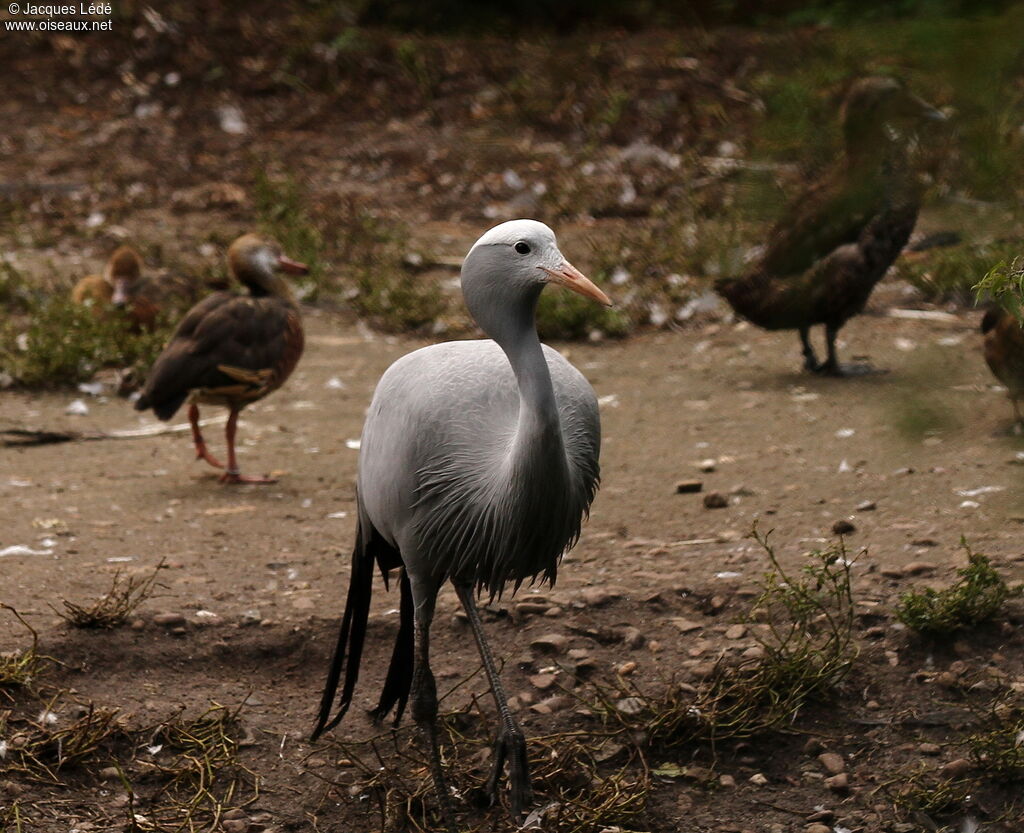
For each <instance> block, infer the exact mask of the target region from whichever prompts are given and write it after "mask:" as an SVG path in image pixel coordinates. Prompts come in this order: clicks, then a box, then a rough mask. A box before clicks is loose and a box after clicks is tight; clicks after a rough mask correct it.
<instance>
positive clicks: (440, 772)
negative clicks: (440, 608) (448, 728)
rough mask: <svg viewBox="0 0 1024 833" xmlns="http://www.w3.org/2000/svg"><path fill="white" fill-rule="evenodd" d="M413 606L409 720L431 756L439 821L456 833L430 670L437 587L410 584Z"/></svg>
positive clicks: (417, 583)
mask: <svg viewBox="0 0 1024 833" xmlns="http://www.w3.org/2000/svg"><path fill="white" fill-rule="evenodd" d="M412 594H413V602H414V604H415V607H414V610H413V640H414V648H413V664H412V691H411V692H410V696H409V699H410V701H411V707H412V708H411V711H412V719H413V720H414V721H415V722H416V725H417V726H418V727H419V730H420V733H421V734H422V735H423V739H424V740H425V741H426V744H427V754H428V755H429V756H430V762H429V763H430V774H431V776H432V777H433V779H434V792H435V793H437V803H438V806H439V807H440V810H441V818H442V819H443V820H444V824H445V827H447V828H448V831H449V833H456V828H455V808H454V807H453V806H452V799H451V792H450V791H449V789H448V779H447V778H445V774H444V766H443V765H442V764H441V747H440V744H439V742H438V735H437V685H436V683H435V682H434V674H433V672H432V671H431V670H430V622H431V620H432V619H433V618H434V603H435V601H436V600H437V587H436V586H435V587H433V588H432V589H431V588H429V587H427V588H425V587H423V584H422V583H421V582H416V581H412Z"/></svg>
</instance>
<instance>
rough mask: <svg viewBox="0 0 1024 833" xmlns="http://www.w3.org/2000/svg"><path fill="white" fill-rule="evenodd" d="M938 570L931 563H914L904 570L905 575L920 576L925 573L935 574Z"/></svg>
mask: <svg viewBox="0 0 1024 833" xmlns="http://www.w3.org/2000/svg"><path fill="white" fill-rule="evenodd" d="M936 569H937V568H936V566H935V565H934V564H932V563H931V562H930V561H912V562H911V563H910V564H907V566H905V567H904V568H903V575H905V576H920V575H924V574H925V573H934V572H935V570H936Z"/></svg>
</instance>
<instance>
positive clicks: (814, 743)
mask: <svg viewBox="0 0 1024 833" xmlns="http://www.w3.org/2000/svg"><path fill="white" fill-rule="evenodd" d="M824 751H825V744H823V743H822V742H821V741H820V740H819V739H818V738H808V739H807V743H805V744H804V754H805V755H820V754H821V753H822V752H824Z"/></svg>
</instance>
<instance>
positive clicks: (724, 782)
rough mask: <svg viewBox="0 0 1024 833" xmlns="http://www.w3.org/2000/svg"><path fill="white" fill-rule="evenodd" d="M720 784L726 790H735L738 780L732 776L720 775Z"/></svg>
mask: <svg viewBox="0 0 1024 833" xmlns="http://www.w3.org/2000/svg"><path fill="white" fill-rule="evenodd" d="M718 784H719V786H721V787H725V788H726V789H733V788H734V787H735V786H736V779H735V778H733V777H732V776H731V775H719V776H718Z"/></svg>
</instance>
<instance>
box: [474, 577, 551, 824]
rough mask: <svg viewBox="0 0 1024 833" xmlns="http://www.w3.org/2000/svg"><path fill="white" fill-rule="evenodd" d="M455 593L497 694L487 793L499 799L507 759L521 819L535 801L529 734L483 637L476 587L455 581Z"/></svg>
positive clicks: (514, 807) (512, 796)
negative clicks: (496, 725)
mask: <svg viewBox="0 0 1024 833" xmlns="http://www.w3.org/2000/svg"><path fill="white" fill-rule="evenodd" d="M455 592H456V593H457V594H458V596H459V601H460V602H462V607H463V608H464V609H465V611H466V616H467V617H468V618H469V626H470V627H471V628H472V629H473V637H474V638H475V639H476V646H477V648H478V649H479V650H480V658H481V659H482V660H483V663H484V673H485V674H486V675H487V682H488V683H490V686H491V693H492V694H493V695H494V702H495V705H497V707H498V716H499V718H500V722H501V726H500V728H499V729H498V739H497V742H496V744H495V747H494V769H493V770H491V777H490V779H489V780H488V782H487V792H488V793H489V795H490V797H491V801H495V800H496V799H497V795H498V779H499V778H500V777H501V774H502V770H503V769H504V767H505V761H506V760H508V775H509V782H510V787H511V791H510V795H509V803H510V804H511V810H512V815H513V817H514V818H515V819H516V820H517V821H518V820H519V819H521V818H522V815H523V812H524V810H525V809H526V808H527V807H528V806H529V805H530V804H531V802H532V801H533V788H532V787H531V786H530V762H529V759H528V758H527V756H526V736H525V735H524V734H523V730H522V729H521V728H520V727H519V724H518V723H517V722H516V719H515V718H514V717H513V716H512V712H511V710H510V709H509V707H508V697H506V696H505V689H504V688H503V687H502V685H501V678H500V677H499V676H498V669H497V667H496V666H495V664H494V657H493V656H492V654H491V649H490V646H489V645H488V644H487V640H486V639H485V638H484V629H483V623H482V622H481V621H480V613H479V612H478V611H477V607H476V597H475V594H474V592H473V588H472V587H471V586H468V585H459V584H456V585H455Z"/></svg>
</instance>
